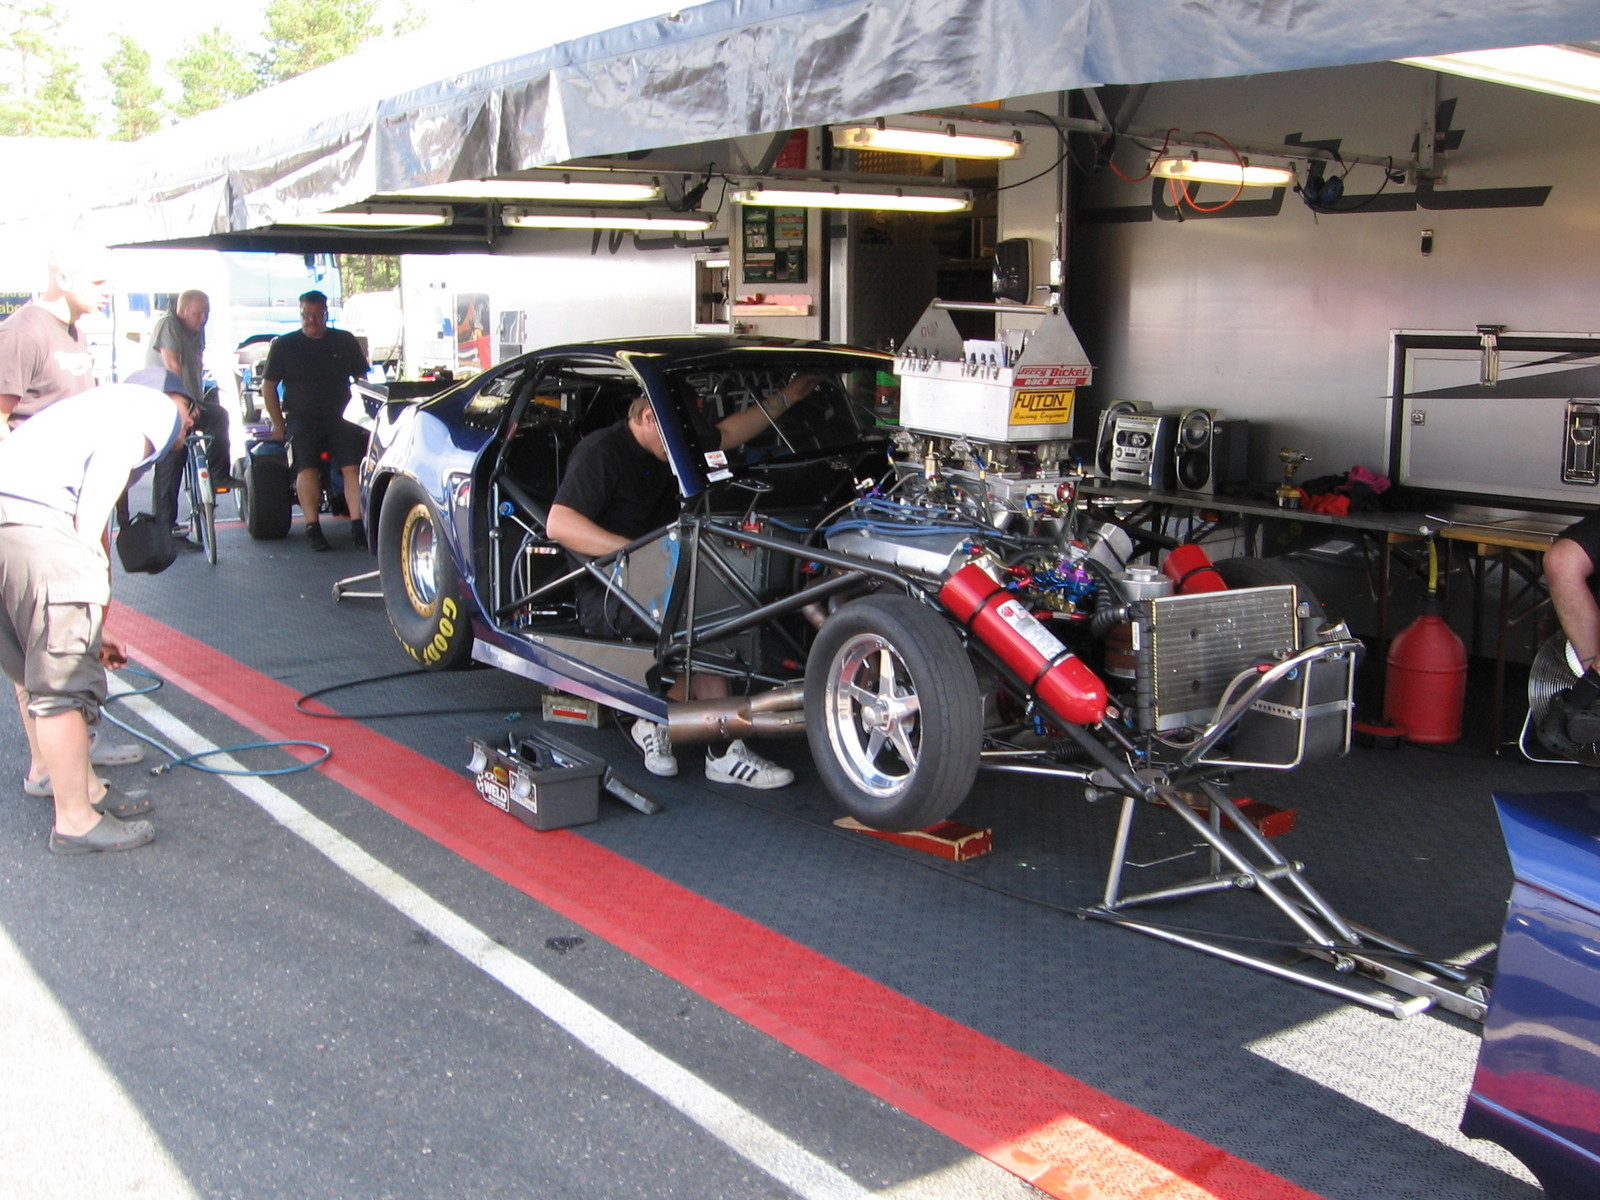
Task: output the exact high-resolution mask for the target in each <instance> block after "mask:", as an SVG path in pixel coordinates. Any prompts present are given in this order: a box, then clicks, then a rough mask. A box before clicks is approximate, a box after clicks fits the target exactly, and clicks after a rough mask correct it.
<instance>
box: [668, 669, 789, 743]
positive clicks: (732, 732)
mask: <svg viewBox="0 0 1600 1200" xmlns="http://www.w3.org/2000/svg"><path fill="white" fill-rule="evenodd" d="M804 704H805V685H804V684H800V683H791V684H788V685H786V686H784V687H781V688H773V689H771V690H770V691H765V692H757V693H756V694H755V695H753V696H723V697H720V698H719V699H716V700H679V701H674V702H673V703H671V704H668V705H667V732H668V734H669V735H670V736H671V737H672V741H673V744H674V745H685V746H688V745H694V744H697V743H704V742H721V741H732V740H733V739H735V738H745V737H800V736H802V735H804V733H805V731H806V714H805V712H804V711H803V709H802V706H803V705H804Z"/></svg>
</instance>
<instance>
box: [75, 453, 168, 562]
mask: <svg viewBox="0 0 1600 1200" xmlns="http://www.w3.org/2000/svg"><path fill="white" fill-rule="evenodd" d="M153 449H154V447H152V446H151V445H150V441H149V439H148V438H146V437H145V436H144V434H142V433H139V432H138V431H136V430H126V429H125V430H120V431H118V432H116V433H115V434H112V435H108V436H107V438H106V441H105V443H104V444H103V445H102V446H100V447H99V448H98V449H97V450H95V452H94V453H93V454H92V455H90V456H89V461H88V463H87V465H86V466H85V467H84V472H83V482H82V483H81V484H80V485H79V487H78V511H77V514H76V515H75V516H74V518H73V526H74V528H75V529H76V530H77V533H78V539H79V540H80V541H81V542H83V544H84V545H85V546H94V547H96V548H99V549H100V550H101V551H102V553H103V552H104V544H105V543H104V539H105V531H106V523H107V522H108V521H110V520H111V510H112V509H113V508H115V507H116V504H117V497H118V496H120V495H122V493H123V490H124V489H125V488H126V487H127V486H128V476H129V475H131V474H132V473H133V469H134V468H135V467H137V466H138V465H139V464H140V463H141V462H143V461H144V460H145V459H146V458H147V457H149V455H150V453H151V451H152V450H153Z"/></svg>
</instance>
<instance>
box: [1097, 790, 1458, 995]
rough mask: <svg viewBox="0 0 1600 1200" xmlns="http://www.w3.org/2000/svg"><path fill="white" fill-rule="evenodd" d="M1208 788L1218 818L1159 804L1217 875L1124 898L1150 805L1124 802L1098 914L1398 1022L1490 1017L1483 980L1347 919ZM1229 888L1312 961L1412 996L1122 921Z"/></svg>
mask: <svg viewBox="0 0 1600 1200" xmlns="http://www.w3.org/2000/svg"><path fill="white" fill-rule="evenodd" d="M1199 786H1200V788H1201V790H1202V791H1203V792H1204V793H1205V796H1206V799H1207V801H1208V804H1207V808H1208V811H1209V820H1208V819H1206V818H1204V817H1202V816H1201V815H1200V814H1199V813H1197V812H1196V811H1195V810H1194V809H1193V808H1192V807H1190V805H1189V804H1188V802H1187V801H1185V800H1184V798H1183V797H1182V796H1181V795H1179V794H1178V793H1177V792H1176V791H1174V790H1173V789H1172V788H1167V787H1163V788H1157V789H1156V791H1155V794H1154V800H1155V802H1156V803H1157V804H1159V805H1161V806H1162V807H1165V808H1167V809H1170V810H1171V811H1172V812H1173V813H1175V814H1176V815H1177V816H1178V818H1179V819H1180V820H1182V821H1183V822H1184V823H1185V824H1187V825H1188V827H1189V828H1190V830H1192V831H1193V832H1194V833H1195V834H1196V835H1197V836H1198V837H1199V838H1200V839H1201V840H1202V841H1203V842H1204V843H1205V845H1206V846H1207V847H1208V849H1209V857H1210V870H1209V872H1207V873H1206V874H1204V875H1199V876H1196V877H1195V878H1193V879H1189V880H1186V881H1183V882H1181V883H1177V884H1172V885H1169V886H1167V887H1162V888H1157V889H1155V890H1152V891H1148V892H1140V893H1137V894H1134V895H1128V894H1125V893H1124V892H1123V890H1122V884H1123V871H1124V869H1125V868H1126V867H1127V866H1128V865H1130V864H1129V862H1128V842H1129V837H1130V834H1131V833H1132V830H1133V818H1134V813H1135V812H1136V811H1137V809H1138V806H1139V804H1140V803H1142V801H1141V800H1140V799H1138V798H1136V797H1133V796H1124V797H1123V800H1122V813H1121V816H1120V818H1119V819H1118V822H1117V834H1116V840H1115V844H1114V847H1113V849H1112V852H1111V865H1110V868H1109V871H1108V872H1107V876H1106V890H1105V898H1104V901H1103V903H1102V904H1101V905H1100V907H1099V909H1098V911H1101V912H1105V913H1107V914H1108V915H1112V914H1114V915H1116V918H1117V923H1118V924H1119V925H1124V926H1126V927H1127V928H1129V929H1133V930H1137V931H1138V932H1140V933H1145V934H1148V935H1150V936H1151V937H1155V938H1160V939H1161V940H1163V941H1167V942H1172V943H1174V944H1176V945H1180V946H1187V947H1188V948H1189V949H1191V950H1199V951H1201V952H1202V953H1205V954H1210V955H1213V956H1214V957H1216V958H1221V959H1225V960H1227V961H1228V962H1233V963H1238V964H1240V965H1242V966H1248V967H1253V968H1254V969H1256V970H1258V971H1264V972H1266V973H1267V974H1269V975H1276V976H1278V977H1279V978H1281V979H1287V980H1291V981H1293V982H1295V983H1300V984H1304V985H1305V986H1307V987H1311V988H1315V989H1317V990H1318V991H1323V992H1327V993H1329V994H1330V995H1334V996H1338V997H1340V998H1341V999H1344V1000H1349V1001H1352V1002H1353V1003H1356V1004H1363V1005H1366V1006H1367V1007H1369V1008H1374V1009H1377V1010H1378V1011H1380V1012H1384V1013H1388V1014H1389V1015H1390V1016H1393V1017H1409V1016H1411V1015H1413V1014H1414V1013H1419V1012H1422V1011H1424V1010H1426V1009H1428V1008H1430V1007H1432V1006H1433V1005H1435V1004H1437V1005H1439V1006H1440V1007H1441V1008H1444V1009H1447V1010H1449V1011H1450V1012H1454V1013H1458V1014H1460V1015H1461V1016H1464V1017H1467V1018H1469V1019H1471V1020H1475V1021H1481V1020H1483V1016H1484V1012H1485V1010H1486V1009H1487V1008H1488V1003H1489V993H1488V989H1487V987H1486V986H1485V985H1484V982H1483V980H1482V978H1481V977H1480V976H1478V975H1477V974H1475V973H1474V972H1471V971H1467V970H1463V969H1462V968H1460V967H1458V966H1455V965H1454V964H1452V963H1443V962H1434V961H1430V960H1426V959H1423V958H1422V957H1421V956H1420V955H1418V954H1417V953H1416V952H1415V951H1413V950H1412V949H1411V948H1410V947H1408V946H1405V945H1403V944H1402V943H1400V942H1396V941H1393V940H1391V939H1389V938H1385V937H1383V936H1382V935H1380V934H1377V933H1374V932H1373V931H1372V930H1370V929H1365V928H1363V927H1361V926H1359V925H1357V924H1355V923H1354V922H1351V921H1347V920H1345V919H1344V918H1343V917H1342V916H1340V915H1339V913H1338V912H1336V911H1335V910H1334V908H1333V906H1332V905H1331V904H1329V903H1328V901H1327V900H1325V899H1324V898H1323V897H1322V896H1321V895H1320V894H1318V892H1317V891H1316V889H1315V888H1313V887H1312V886H1311V884H1310V883H1309V882H1307V880H1306V879H1305V877H1304V874H1303V872H1304V870H1305V867H1304V864H1302V863H1298V862H1292V861H1290V860H1289V859H1287V858H1285V857H1284V856H1283V855H1281V854H1279V853H1278V851H1277V849H1276V848H1275V847H1274V846H1273V845H1272V844H1271V843H1270V842H1268V841H1267V839H1266V838H1265V837H1263V836H1262V835H1261V833H1260V832H1259V831H1258V830H1257V829H1256V828H1255V826H1254V825H1253V824H1251V822H1250V820H1249V818H1248V817H1246V816H1244V815H1243V814H1242V813H1241V812H1240V811H1239V809H1238V807H1237V806H1236V805H1235V804H1234V803H1233V801H1232V800H1230V799H1229V798H1228V797H1227V796H1226V795H1224V794H1223V792H1222V790H1221V789H1220V788H1218V787H1217V786H1216V785H1215V784H1213V783H1209V782H1204V781H1202V782H1200V784H1199ZM1223 891H1241V892H1250V893H1253V894H1254V895H1257V896H1260V897H1261V898H1263V899H1264V900H1266V901H1267V902H1268V903H1269V904H1271V905H1272V906H1273V907H1274V908H1275V909H1276V910H1277V911H1278V912H1279V913H1280V914H1281V915H1282V916H1284V917H1285V918H1287V919H1288V921H1289V922H1290V924H1291V925H1293V927H1294V928H1295V930H1296V931H1298V933H1299V936H1300V938H1301V939H1302V945H1301V946H1300V948H1299V949H1300V952H1301V953H1302V954H1303V955H1304V956H1305V957H1307V958H1317V959H1321V960H1323V961H1324V962H1326V963H1328V964H1330V965H1331V966H1332V967H1333V969H1334V971H1335V972H1337V973H1339V974H1341V975H1349V974H1360V975H1363V976H1366V977H1368V978H1370V979H1372V980H1373V981H1375V982H1377V983H1380V984H1382V985H1383V986H1385V987H1387V988H1390V989H1392V990H1393V991H1395V992H1398V993H1401V994H1402V995H1404V996H1406V997H1407V998H1406V999H1397V998H1396V997H1394V996H1390V995H1384V994H1381V993H1377V992H1371V991H1364V990H1361V989H1358V988H1354V987H1349V986H1346V985H1344V984H1341V983H1337V982H1335V981H1333V980H1330V979H1327V978H1325V977H1324V976H1322V975H1320V974H1314V973H1312V972H1311V971H1308V970H1303V969H1301V968H1300V967H1298V966H1295V965H1287V964H1284V963H1280V962H1274V961H1272V960H1271V959H1267V958H1264V957H1261V956H1259V955H1256V954H1249V953H1246V952H1244V951H1241V950H1234V949H1232V948H1230V947H1228V946H1226V945H1224V944H1223V939H1221V938H1215V939H1213V938H1211V937H1209V936H1208V935H1206V934H1203V933H1193V932H1189V931H1179V930H1174V929H1167V928H1163V927H1161V926H1157V925H1149V924H1146V923H1144V922H1142V921H1138V920H1130V919H1128V918H1126V917H1123V916H1122V915H1121V913H1122V912H1123V910H1125V909H1129V908H1132V907H1135V906H1137V905H1141V904H1154V903H1157V902H1159V901H1163V900H1175V899H1183V898H1186V897H1189V896H1199V895H1206V894H1209V893H1212V892H1223ZM1385 952H1393V953H1392V954H1391V953H1385Z"/></svg>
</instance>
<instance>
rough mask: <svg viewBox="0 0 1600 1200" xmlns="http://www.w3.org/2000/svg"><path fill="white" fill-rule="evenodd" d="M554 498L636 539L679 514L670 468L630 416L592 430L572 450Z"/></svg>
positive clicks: (600, 523)
mask: <svg viewBox="0 0 1600 1200" xmlns="http://www.w3.org/2000/svg"><path fill="white" fill-rule="evenodd" d="M555 503H557V504H561V505H565V506H566V507H567V508H571V509H574V510H576V511H577V512H580V513H582V514H583V515H584V516H586V517H588V518H589V519H590V520H591V521H593V522H594V523H595V524H596V525H598V526H600V528H601V529H605V530H607V531H609V532H611V533H615V534H620V535H621V536H622V537H625V538H627V539H628V540H629V541H632V540H633V539H634V538H636V537H641V536H642V535H644V534H646V533H649V532H650V531H651V530H652V529H659V528H660V527H661V526H663V525H665V524H666V523H667V522H668V521H671V520H672V519H674V518H675V517H676V516H677V515H678V481H677V479H676V477H674V475H673V474H672V468H671V467H669V466H668V465H667V464H666V463H664V462H662V461H661V460H660V459H659V458H657V457H656V456H655V455H653V454H651V453H650V452H649V451H648V450H646V449H645V448H644V447H643V446H641V445H639V441H638V439H637V438H635V437H634V436H633V431H632V429H630V428H629V426H628V423H627V422H626V421H618V422H617V423H616V424H614V425H608V426H606V428H604V429H601V430H597V431H596V432H594V433H591V434H590V435H589V436H588V437H586V438H584V439H583V441H581V442H579V443H578V445H577V448H576V449H574V450H573V452H572V458H571V459H570V460H569V461H568V463H567V470H566V474H565V475H563V476H562V478H561V486H560V487H559V488H558V489H556V495H555Z"/></svg>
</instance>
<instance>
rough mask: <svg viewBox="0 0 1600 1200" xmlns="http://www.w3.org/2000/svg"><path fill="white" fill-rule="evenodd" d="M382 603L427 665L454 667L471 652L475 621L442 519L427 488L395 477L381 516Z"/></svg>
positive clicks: (427, 667)
mask: <svg viewBox="0 0 1600 1200" xmlns="http://www.w3.org/2000/svg"><path fill="white" fill-rule="evenodd" d="M378 574H379V578H380V579H381V580H382V582H383V605H384V608H385V609H387V610H388V613H389V625H390V627H391V628H393V630H394V635H395V637H397V638H399V639H400V644H401V645H402V646H404V647H405V648H406V653H407V654H409V655H410V656H411V657H412V658H413V659H414V660H415V661H416V662H417V663H418V664H420V665H421V666H422V667H423V668H424V669H425V670H429V671H452V670H458V669H460V668H461V667H464V666H466V665H468V663H469V662H470V661H471V658H472V621H471V618H470V617H469V616H468V615H467V611H466V606H465V604H464V603H463V590H462V587H461V576H460V574H459V573H457V571H456V565H455V560H454V559H453V558H452V557H451V554H450V546H449V543H448V542H447V541H446V539H445V537H444V532H443V523H442V522H441V521H440V520H439V516H438V514H437V513H435V512H434V509H433V505H432V504H430V503H429V502H428V497H427V495H426V494H425V493H424V492H423V490H422V489H421V488H420V487H418V486H417V484H415V483H413V482H412V481H411V480H409V479H396V480H395V481H394V482H393V483H392V484H391V485H390V486H389V490H388V492H387V493H386V494H385V495H384V497H383V509H382V512H381V513H380V515H379V518H378Z"/></svg>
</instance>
